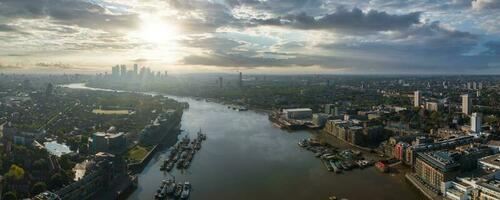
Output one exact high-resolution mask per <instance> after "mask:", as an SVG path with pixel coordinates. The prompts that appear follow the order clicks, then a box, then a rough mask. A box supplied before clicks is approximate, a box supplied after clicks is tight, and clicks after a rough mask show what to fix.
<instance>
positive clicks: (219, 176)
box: [66, 84, 422, 200]
mask: <svg viewBox="0 0 500 200" xmlns="http://www.w3.org/2000/svg"><path fill="white" fill-rule="evenodd" d="M66 87H69V88H75V89H77V88H78V89H92V88H87V87H85V86H84V85H82V84H71V85H67V86H66ZM93 89H94V90H99V89H96V88H93ZM108 91H113V90H108ZM147 94H150V93H147ZM168 97H170V98H174V99H176V100H178V101H184V102H188V103H189V105H190V108H189V109H188V110H185V112H184V115H183V117H182V122H181V129H183V130H184V133H183V134H182V135H181V136H180V137H182V136H183V135H184V134H190V135H193V136H194V135H195V134H196V132H197V131H198V130H199V129H200V128H202V130H203V132H204V133H206V134H207V136H208V139H207V140H206V141H204V142H203V144H202V148H201V150H200V151H199V152H198V153H196V155H195V157H194V159H193V161H192V163H191V166H190V167H189V169H187V170H186V171H179V170H177V169H174V170H172V172H171V174H167V173H164V172H162V171H160V166H161V163H162V162H163V160H164V159H165V158H166V157H167V155H168V150H163V151H160V152H158V153H157V154H156V156H155V157H154V158H153V159H152V160H151V161H150V162H149V163H148V165H147V166H146V167H145V168H144V170H143V172H142V173H140V174H138V177H139V186H138V188H137V190H136V191H134V193H132V194H131V196H130V197H129V199H153V196H154V194H155V192H156V189H157V188H158V186H159V184H160V182H161V181H162V179H166V178H171V177H172V176H174V177H175V179H176V180H177V181H189V182H191V184H192V186H193V191H192V194H191V197H190V199H193V200H204V199H242V200H246V199H248V200H257V199H259V200H260V199H262V200H264V199H288V200H292V199H325V200H326V199H328V197H329V196H332V195H335V196H337V197H342V198H347V199H351V200H355V199H410V200H411V199H422V196H420V194H419V193H418V192H417V191H416V190H414V189H413V188H412V186H410V185H409V184H408V183H406V182H405V181H404V180H403V179H402V178H401V176H397V175H388V174H383V173H380V172H378V171H377V170H376V169H375V168H373V167H371V168H367V169H363V170H361V169H354V170H351V171H349V172H345V173H343V174H334V173H332V172H328V171H327V170H326V169H325V167H324V166H323V165H322V163H321V162H320V161H319V160H318V159H317V158H316V157H314V155H313V154H312V153H311V152H308V151H306V150H303V149H301V148H300V147H298V145H297V142H298V141H299V139H303V138H308V137H310V135H311V134H312V133H309V132H307V131H296V132H287V131H284V130H281V129H279V128H276V127H274V126H273V125H272V123H271V122H269V120H268V119H267V115H266V114H264V113H259V112H254V111H247V112H238V111H234V110H231V109H228V108H227V106H224V105H221V104H218V103H212V102H205V101H197V100H195V99H192V98H185V97H173V96H168Z"/></svg>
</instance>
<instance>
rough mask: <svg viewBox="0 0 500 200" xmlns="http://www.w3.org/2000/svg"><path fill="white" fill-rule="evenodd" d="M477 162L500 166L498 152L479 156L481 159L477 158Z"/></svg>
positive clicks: (499, 154)
mask: <svg viewBox="0 0 500 200" xmlns="http://www.w3.org/2000/svg"><path fill="white" fill-rule="evenodd" d="M479 162H483V163H487V164H490V165H494V166H497V167H498V168H500V153H498V154H495V155H491V156H486V157H484V158H481V159H479Z"/></svg>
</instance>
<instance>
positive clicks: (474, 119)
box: [470, 113, 483, 133]
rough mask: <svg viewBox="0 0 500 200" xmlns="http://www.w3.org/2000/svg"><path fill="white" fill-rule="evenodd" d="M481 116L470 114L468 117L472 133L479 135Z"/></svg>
mask: <svg viewBox="0 0 500 200" xmlns="http://www.w3.org/2000/svg"><path fill="white" fill-rule="evenodd" d="M482 117H483V116H482V115H481V113H472V115H471V117H470V129H471V131H472V132H474V133H480V132H481V123H482V122H481V118H482Z"/></svg>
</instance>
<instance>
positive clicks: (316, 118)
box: [312, 113, 328, 127]
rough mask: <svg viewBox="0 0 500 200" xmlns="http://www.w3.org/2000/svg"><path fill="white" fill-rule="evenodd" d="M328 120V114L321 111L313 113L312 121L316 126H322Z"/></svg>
mask: <svg viewBox="0 0 500 200" xmlns="http://www.w3.org/2000/svg"><path fill="white" fill-rule="evenodd" d="M327 120H328V115H327V114H323V113H317V114H313V117H312V123H313V124H315V125H316V126H318V127H323V126H325V124H326V121H327Z"/></svg>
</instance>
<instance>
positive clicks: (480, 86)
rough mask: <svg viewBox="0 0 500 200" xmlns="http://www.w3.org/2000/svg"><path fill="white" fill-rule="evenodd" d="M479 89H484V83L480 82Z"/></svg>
mask: <svg viewBox="0 0 500 200" xmlns="http://www.w3.org/2000/svg"><path fill="white" fill-rule="evenodd" d="M477 89H479V90H482V89H483V83H482V82H479V83H478V84H477Z"/></svg>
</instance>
